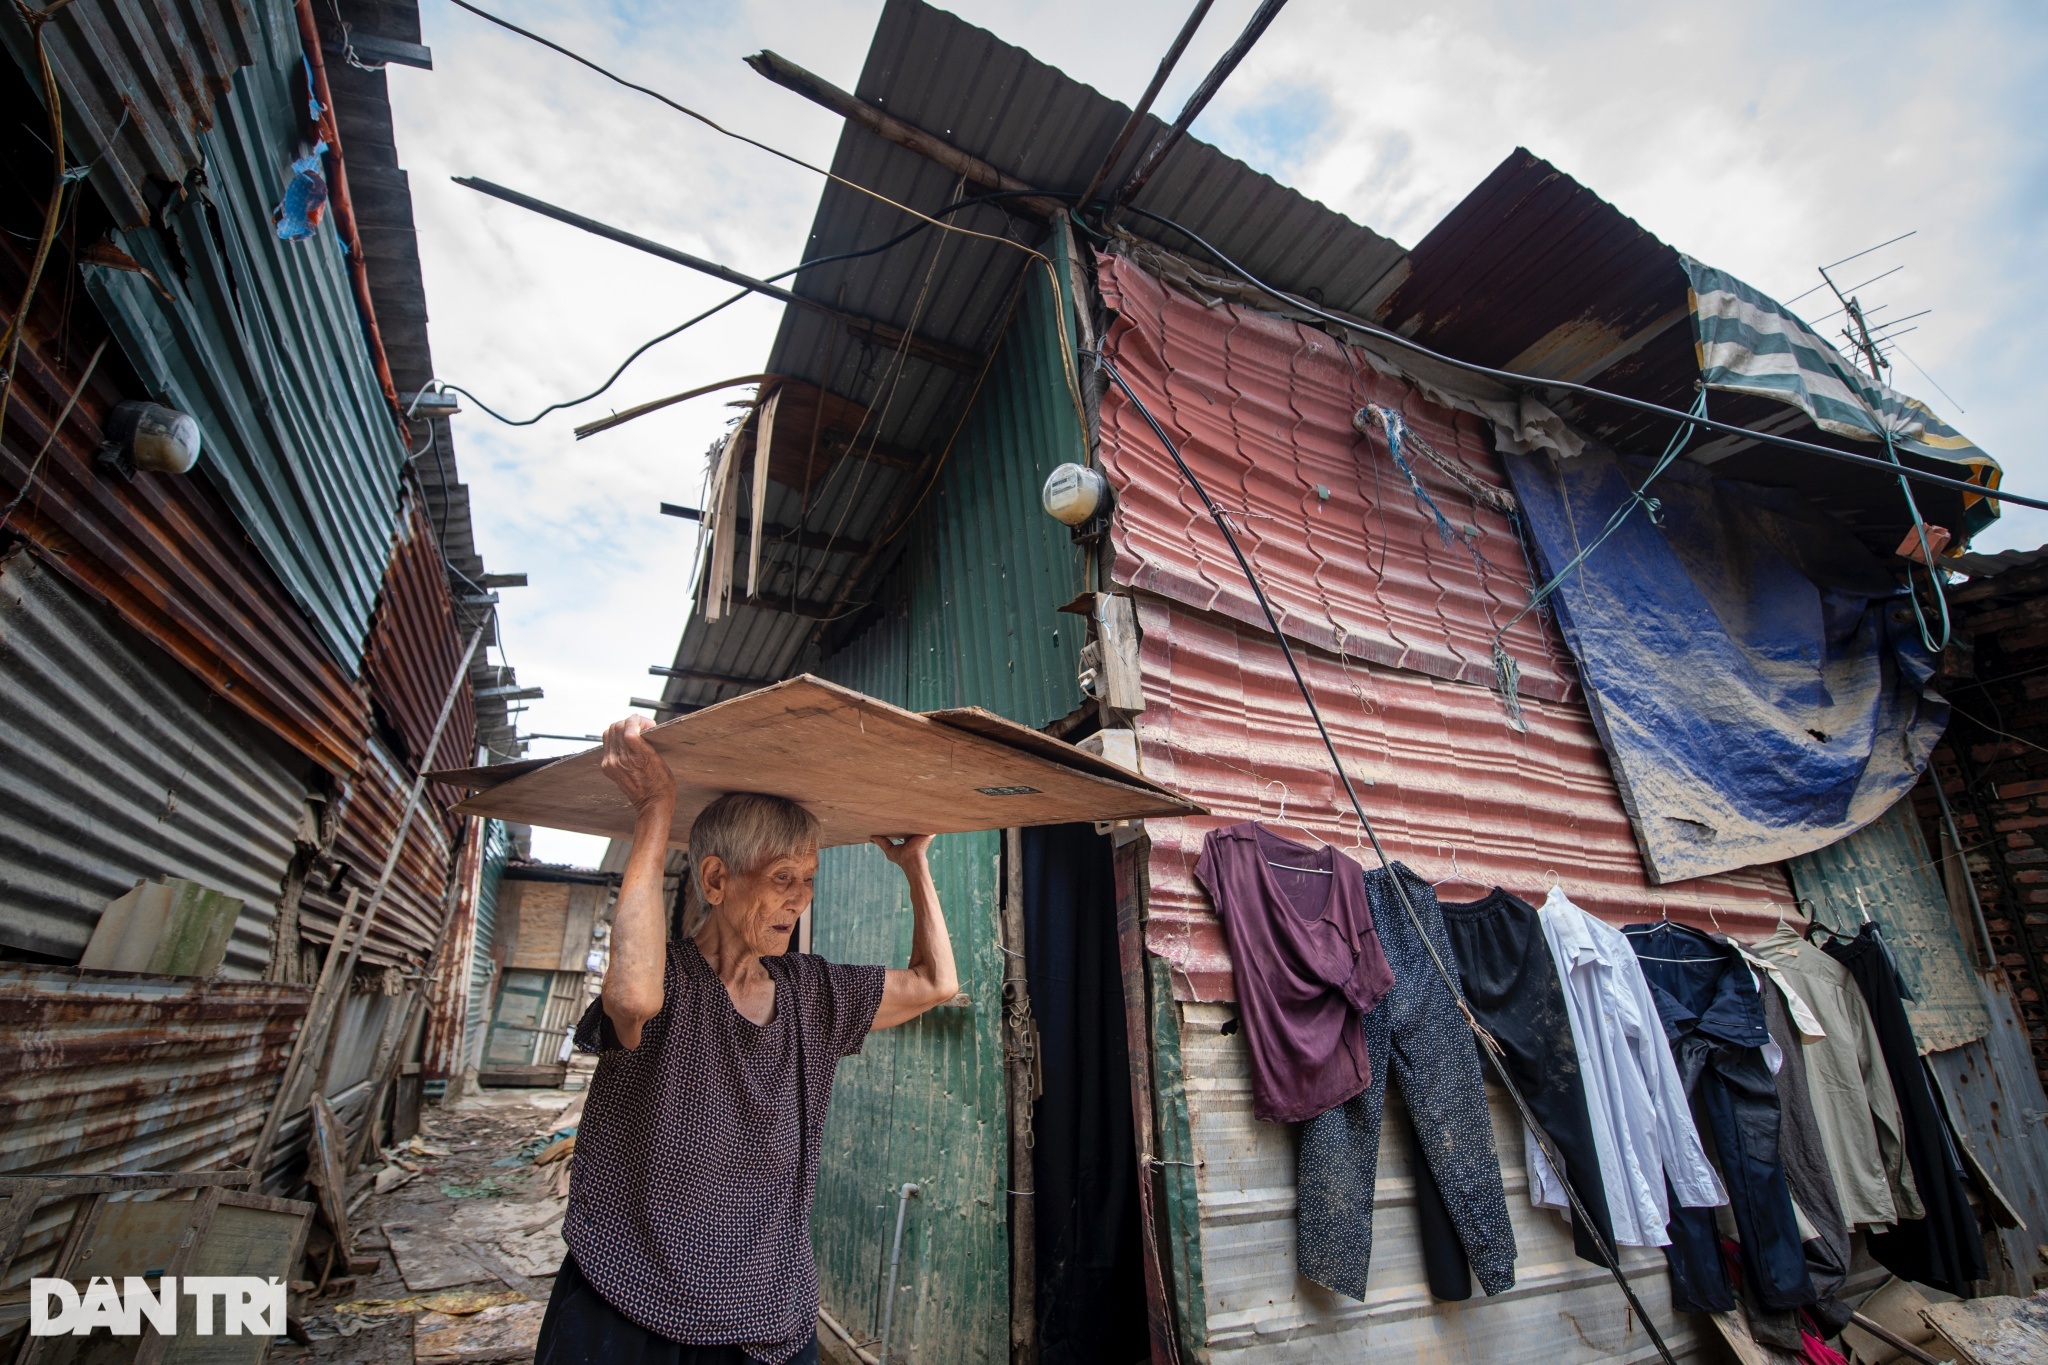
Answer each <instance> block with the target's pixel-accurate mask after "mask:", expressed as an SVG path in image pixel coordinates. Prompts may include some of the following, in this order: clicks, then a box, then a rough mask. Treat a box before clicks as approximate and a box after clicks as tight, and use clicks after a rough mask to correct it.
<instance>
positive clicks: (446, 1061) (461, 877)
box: [420, 816, 490, 1081]
mask: <svg viewBox="0 0 2048 1365" xmlns="http://www.w3.org/2000/svg"><path fill="white" fill-rule="evenodd" d="M487 824H488V822H486V821H483V820H479V819H477V818H476V817H475V816H471V817H470V818H469V820H468V829H467V830H466V831H465V832H464V834H463V839H462V859H461V861H460V862H459V863H458V864H457V865H456V869H455V876H456V878H457V880H458V881H459V882H460V883H461V887H462V889H461V891H460V892H459V893H458V899H457V900H456V903H455V917H454V918H453V919H452V920H450V921H449V924H448V933H447V936H446V937H445V938H444V939H443V940H442V944H441V956H440V958H439V960H438V961H436V962H435V964H434V981H433V985H432V987H431V988H430V993H429V995H428V997H427V1022H426V1027H425V1028H424V1029H423V1030H422V1034H421V1038H420V1075H421V1076H422V1077H424V1078H426V1079H427V1080H430V1081H445V1080H448V1079H449V1078H451V1077H453V1076H455V1075H456V1074H457V1073H459V1072H460V1071H461V1070H462V1058H463V1055H464V1054H463V1051H462V1039H463V1034H464V1031H465V1030H466V1028H467V1027H468V1023H469V974H470V958H471V956H472V955H473V954H474V953H475V952H476V930H477V900H478V897H479V896H480V895H481V893H482V891H483V867H484V858H483V855H484V846H485V845H486V844H488V843H489V842H490V835H489V830H488V828H487Z"/></svg>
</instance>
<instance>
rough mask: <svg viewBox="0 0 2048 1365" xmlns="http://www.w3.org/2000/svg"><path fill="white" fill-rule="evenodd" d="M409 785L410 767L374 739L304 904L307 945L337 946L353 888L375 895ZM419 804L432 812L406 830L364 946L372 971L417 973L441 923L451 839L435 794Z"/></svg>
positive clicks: (452, 851)
mask: <svg viewBox="0 0 2048 1365" xmlns="http://www.w3.org/2000/svg"><path fill="white" fill-rule="evenodd" d="M411 785H412V772H411V770H410V767H409V766H408V765H406V764H404V763H402V762H401V761H400V760H399V758H398V756H397V755H395V754H394V753H392V752H391V750H390V749H389V748H388V747H387V746H386V745H385V744H384V742H383V741H382V740H381V739H378V738H377V737H376V736H374V735H373V736H372V737H371V738H370V740H369V743H368V744H367V746H366V747H365V749H364V762H363V766H362V771H361V772H360V773H358V774H357V776H356V780H355V782H354V784H353V785H352V786H351V787H350V789H349V792H348V795H347V797H346V798H345V801H344V804H343V805H342V808H341V828H340V832H339V834H337V835H336V837H335V841H334V847H333V849H332V850H330V852H329V853H328V854H327V855H326V856H325V857H323V858H321V859H318V860H316V861H315V863H314V868H313V876H312V878H311V879H309V881H308V884H307V887H306V893H305V896H304V898H303V899H302V900H301V901H300V903H299V916H300V918H299V932H300V933H301V934H303V935H304V936H305V937H306V938H308V939H310V940H312V941H313V942H315V943H319V944H330V943H332V942H333V941H334V927H335V924H336V922H337V921H338V920H339V919H340V916H341V909H342V906H343V904H344V903H345V902H346V901H347V899H348V893H349V889H350V888H351V887H354V888H356V889H357V890H358V891H359V892H360V893H361V894H362V895H363V896H364V897H368V896H369V895H370V894H371V893H372V892H373V891H374V890H375V889H376V885H377V876H378V873H380V872H381V871H382V870H383V867H384V859H385V858H386V857H387V856H389V853H390V849H391V844H392V837H393V836H394V835H396V834H397V833H398V825H399V821H400V820H401V819H402V818H403V816H404V813H405V798H406V793H407V792H408V791H409V790H410V788H411ZM422 799H424V800H426V801H428V802H429V806H428V808H427V809H425V810H422V811H421V812H420V813H419V814H418V815H416V816H415V817H414V818H413V822H412V826H411V828H410V829H408V830H407V831H406V834H405V844H404V848H403V851H402V852H401V853H400V855H399V860H398V867H397V870H396V871H395V872H394V873H393V874H392V878H391V889H390V891H388V892H387V893H386V894H385V898H384V905H383V908H382V909H381V910H379V911H378V913H377V919H376V922H375V923H374V924H373V925H372V926H371V928H370V937H369V939H368V940H367V941H366V942H365V943H364V944H363V955H362V961H363V962H366V963H369V964H371V965H382V966H404V967H412V966H417V965H418V964H420V963H422V962H425V961H426V959H427V955H428V954H429V953H430V952H431V951H432V950H433V946H434V943H435V935H436V931H437V930H438V929H439V927H440V924H441V909H442V901H441V897H442V895H443V893H444V892H445V891H446V889H447V884H448V876H449V873H450V871H451V864H452V863H453V861H454V854H455V847H454V837H453V832H452V831H451V829H450V827H449V821H448V818H447V817H446V816H445V814H444V813H443V808H442V807H441V806H440V804H439V803H438V802H436V801H434V799H433V796H432V793H431V792H429V793H428V794H427V796H425V797H424V798H422ZM457 828H460V822H458V823H457Z"/></svg>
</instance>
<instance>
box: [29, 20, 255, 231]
mask: <svg viewBox="0 0 2048 1365" xmlns="http://www.w3.org/2000/svg"><path fill="white" fill-rule="evenodd" d="M265 3H268V0H197V3H183V4H180V3H174V0H134V2H133V3H126V4H121V5H102V4H80V5H66V6H64V7H62V8H60V9H58V10H57V12H56V15H55V17H54V18H53V19H52V21H51V22H50V23H48V24H47V25H46V26H45V27H44V30H43V45H44V47H45V49H46V50H47V51H48V53H49V56H50V64H51V66H52V68H53V69H54V70H55V72H56V75H57V88H58V91H59V92H60V93H61V94H62V96H63V100H64V137H65V141H66V142H67V143H68V144H70V147H69V148H67V150H70V151H71V155H70V157H69V160H71V161H72V162H73V163H74V164H76V165H90V166H91V167H92V168H93V169H92V177H91V182H92V186H93V188H94V189H96V190H98V191H99V192H100V196H101V197H102V198H103V199H105V200H106V201H107V204H108V206H109V207H110V208H112V209H113V211H114V216H115V218H116V219H117V220H118V221H119V222H120V223H121V224H122V225H123V226H134V225H136V224H140V223H146V222H148V221H149V218H150V214H151V212H152V209H153V200H152V198H151V190H152V185H151V182H152V181H154V182H158V183H157V185H156V187H155V188H158V189H160V188H161V186H162V184H163V183H164V182H169V183H172V184H176V183H178V182H180V181H182V180H184V179H185V177H186V175H187V174H189V173H190V172H191V171H193V170H194V169H196V168H197V167H198V166H199V165H200V164H201V163H202V162H203V161H204V159H205V153H204V151H203V145H202V142H201V139H200V134H201V133H203V132H205V131H206V130H207V129H209V128H211V127H212V126H213V121H214V105H215V103H216V102H217V101H218V100H219V99H220V97H221V96H222V95H223V94H225V93H226V92H227V89H228V85H229V83H230V81H231V80H232V78H233V76H234V73H235V71H236V70H237V69H238V68H240V67H244V66H247V65H249V63H251V62H253V61H255V60H256V58H257V56H258V55H259V53H260V52H261V51H262V48H263V42H264V34H263V32H262V30H261V28H260V27H259V25H258V24H257V22H256V18H255V15H254V13H253V7H254V6H255V5H257V4H265ZM0 41H4V42H5V43H6V45H7V49H8V51H9V52H10V53H12V54H13V57H14V59H15V61H16V62H17V63H18V64H19V65H20V67H21V70H22V74H23V75H24V76H26V77H27V79H28V81H29V85H30V87H31V88H32V89H34V90H35V91H37V92H38V94H40V93H41V90H42V76H41V74H40V68H39V67H38V65H37V62H36V58H35V46H34V43H33V41H32V40H31V39H30V37H29V33H28V26H27V24H25V23H24V22H23V21H22V19H21V17H20V16H19V15H18V14H17V13H16V12H15V11H14V9H13V8H12V7H10V8H9V9H8V10H7V12H6V14H5V15H4V17H0Z"/></svg>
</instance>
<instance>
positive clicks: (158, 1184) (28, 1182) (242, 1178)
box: [0, 1171, 255, 1199]
mask: <svg viewBox="0 0 2048 1365" xmlns="http://www.w3.org/2000/svg"><path fill="white" fill-rule="evenodd" d="M254 1179H255V1178H254V1177H253V1176H251V1175H250V1174H249V1172H247V1171H129V1172H127V1173H125V1174H122V1175H66V1174H62V1173H58V1174H53V1175H28V1176H23V1175H0V1194H14V1193H16V1192H18V1191H20V1190H23V1189H33V1190H42V1191H43V1192H44V1195H45V1197H47V1198H50V1199H69V1198H71V1197H72V1196H74V1195H80V1194H123V1193H127V1192H130V1191H133V1190H193V1189H200V1188H203V1187H205V1186H209V1185H217V1186H219V1187H220V1188H222V1189H227V1190H238V1189H241V1188H242V1187H243V1186H245V1185H249V1184H253V1183H254Z"/></svg>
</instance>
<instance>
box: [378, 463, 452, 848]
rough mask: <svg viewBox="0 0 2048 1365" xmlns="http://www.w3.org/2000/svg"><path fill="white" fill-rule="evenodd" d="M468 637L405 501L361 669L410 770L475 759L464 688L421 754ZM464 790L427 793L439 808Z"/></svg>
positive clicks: (431, 544)
mask: <svg viewBox="0 0 2048 1365" xmlns="http://www.w3.org/2000/svg"><path fill="white" fill-rule="evenodd" d="M467 638H468V636H467V635H466V634H465V633H463V632H462V630H461V626H460V624H459V623H458V622H457V620H456V615H455V601H454V598H453V597H452V596H451V595H450V594H449V591H448V575H447V571H446V569H445V568H444V567H443V565H442V562H441V550H440V547H439V545H438V544H437V543H436V542H435V539H434V528H433V527H432V526H431V525H429V524H428V521H427V515H426V509H425V507H423V506H422V505H421V503H420V501H419V500H418V499H417V498H416V497H415V498H412V499H410V500H409V502H408V506H407V507H406V508H405V509H404V510H403V511H402V512H401V514H400V516H399V519H398V535H397V539H396V543H395V544H394V545H393V546H392V549H391V563H390V566H389V567H388V568H387V569H386V570H385V571H384V591H383V593H382V595H381V596H380V597H379V598H378V601H377V616H376V619H375V620H374V621H373V622H372V623H371V625H370V646H369V650H368V657H367V658H366V660H365V662H364V673H365V676H366V678H367V680H368V682H369V684H370V695H371V697H372V698H374V699H375V701H376V704H377V705H378V706H379V707H380V708H382V710H383V711H384V713H385V715H387V716H388V717H389V718H390V720H391V723H392V725H393V726H394V727H395V728H396V729H397V731H398V733H399V735H400V736H401V737H402V738H403V739H404V740H405V747H406V752H405V755H404V758H405V760H406V762H407V763H408V764H410V765H411V766H412V768H413V770H414V771H415V772H417V771H419V770H421V769H422V768H424V769H426V770H428V771H433V770H434V769H437V768H466V767H468V766H469V765H470V764H471V763H473V762H475V761H476V703H475V701H474V700H473V699H472V697H471V696H470V689H469V688H468V687H464V688H463V689H462V693H461V695H460V696H458V697H457V698H456V699H455V710H454V711H453V712H452V713H451V714H450V715H449V717H448V725H447V728H446V729H445V730H443V731H442V733H441V744H440V747H439V749H437V750H436V751H435V752H434V754H432V755H431V756H429V755H428V754H427V753H426V747H427V742H428V741H429V740H430V739H432V738H433V735H434V722H435V721H436V720H437V719H439V717H440V715H441V706H442V703H443V702H445V701H446V700H447V697H448V683H449V681H450V680H451V679H452V678H454V676H455V673H456V669H457V667H458V665H459V664H460V662H461V655H462V646H463V643H464V641H465V640H466V639H467ZM467 794H468V793H467V792H466V791H464V790H460V789H457V788H454V787H445V786H437V787H434V788H432V789H430V792H429V795H430V797H431V798H432V799H434V800H436V801H437V802H438V803H439V804H440V805H441V806H442V807H443V808H444V809H445V808H446V807H447V806H452V805H454V804H455V803H456V802H457V801H459V800H461V799H462V798H463V797H464V796H465V795H467ZM455 823H456V824H458V825H459V824H460V823H461V822H460V820H459V819H458V820H456V822H455Z"/></svg>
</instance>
